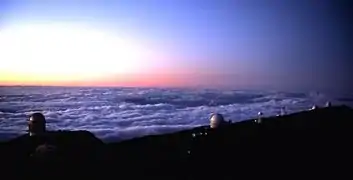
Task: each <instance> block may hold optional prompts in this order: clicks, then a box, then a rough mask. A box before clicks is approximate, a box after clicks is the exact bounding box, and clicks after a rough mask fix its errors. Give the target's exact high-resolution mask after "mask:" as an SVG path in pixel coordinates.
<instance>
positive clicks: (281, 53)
mask: <svg viewBox="0 0 353 180" xmlns="http://www.w3.org/2000/svg"><path fill="white" fill-rule="evenodd" d="M351 4H352V3H350V2H349V1H340V2H337V1H333V0H332V1H328V0H322V1H314V0H313V1H307V0H296V1H294V0H293V1H291V0H288V1H280V0H264V1H257V0H246V1H245V0H217V1H216V0H100V1H98V0H85V1H83V0H51V1H44V0H1V1H0V62H1V66H0V84H1V85H87V86H158V87H159V86H162V87H209V88H232V89H261V88H262V89H281V90H282V89H283V90H288V89H289V90H339V91H350V90H352V86H351V85H352V83H350V82H352V81H350V78H349V77H353V75H352V73H351V68H350V67H353V66H351V64H352V63H351V57H352V52H353V49H352V42H353V41H352V32H353V28H352V25H351V24H353V23H351V22H352V21H351V19H350V18H349V15H350V14H351V13H350V12H352V11H351V10H352V8H351V7H352V6H351Z"/></svg>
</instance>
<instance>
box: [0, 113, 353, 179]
mask: <svg viewBox="0 0 353 180" xmlns="http://www.w3.org/2000/svg"><path fill="white" fill-rule="evenodd" d="M57 134H60V135H57ZM57 134H56V135H55V136H56V137H57V136H60V138H54V139H59V140H56V141H55V143H56V144H57V145H58V147H60V148H61V149H64V151H60V152H64V153H58V154H59V155H56V156H59V157H60V158H59V159H60V160H55V161H54V160H51V163H49V162H45V163H39V164H38V163H37V161H35V162H36V163H34V161H33V158H32V159H31V158H27V157H26V156H25V155H26V153H23V152H22V151H21V150H22V149H23V145H19V143H20V141H12V142H7V143H3V144H2V147H1V150H2V152H1V156H2V157H1V158H2V161H1V162H2V164H5V163H6V164H9V165H6V167H7V168H6V170H4V169H3V172H15V171H13V170H14V169H16V174H17V175H18V174H20V175H23V174H24V173H25V174H32V175H33V174H34V175H38V174H40V172H41V171H40V170H38V168H37V166H38V167H42V166H43V167H52V168H51V169H50V168H46V169H45V171H46V172H47V174H51V175H53V174H54V173H55V175H56V176H59V175H60V176H63V177H70V176H72V175H73V174H76V175H82V176H89V177H93V176H95V177H103V176H104V177H107V178H111V177H117V178H118V177H123V176H125V178H127V177H126V176H129V177H128V178H132V176H142V175H145V176H146V175H153V176H165V175H167V176H169V177H177V178H183V179H185V178H190V177H191V178H202V177H205V176H211V175H214V176H218V178H221V177H219V176H222V178H224V177H228V178H241V177H242V176H241V175H246V177H249V176H264V175H268V174H272V175H278V176H281V177H283V178H288V177H292V176H295V175H305V177H306V178H308V176H307V174H309V173H310V174H312V175H315V176H318V175H320V176H322V175H326V174H333V175H334V176H335V178H337V176H340V175H343V172H346V173H344V174H345V175H347V173H349V172H350V168H351V167H352V163H353V161H352V155H351V153H353V139H352V137H353V110H352V109H350V108H348V107H346V106H340V107H331V108H324V109H318V110H315V111H307V112H300V113H295V114H291V115H287V116H282V117H272V118H266V119H263V120H262V122H261V123H257V122H255V121H252V120H249V121H243V122H239V123H235V124H232V125H229V126H226V127H222V128H219V129H217V130H210V129H207V128H206V127H200V128H195V129H193V130H187V131H182V132H178V133H173V134H167V135H157V136H147V137H143V138H137V139H133V140H128V141H124V142H120V143H110V144H103V143H100V141H99V140H98V139H96V138H94V137H93V136H92V135H91V134H90V133H89V132H85V131H83V132H59V133H57ZM63 134H65V135H63ZM22 144H25V143H23V142H22ZM92 149H95V150H94V151H92ZM19 154H22V155H23V156H19ZM52 162H55V163H52ZM52 164H54V165H53V166H51V165H52ZM34 165H36V166H34ZM29 171H30V172H29ZM42 171H44V170H42ZM20 172H22V174H21V173H20ZM12 175H14V174H12ZM222 178H221V179H222Z"/></svg>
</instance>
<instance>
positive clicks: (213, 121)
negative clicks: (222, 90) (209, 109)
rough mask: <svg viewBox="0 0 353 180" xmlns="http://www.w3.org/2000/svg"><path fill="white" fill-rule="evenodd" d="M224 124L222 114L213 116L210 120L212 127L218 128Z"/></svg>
mask: <svg viewBox="0 0 353 180" xmlns="http://www.w3.org/2000/svg"><path fill="white" fill-rule="evenodd" d="M222 123H224V117H223V115H222V114H218V113H216V114H212V115H211V118H210V127H211V128H217V127H218V126H219V125H220V124H222Z"/></svg>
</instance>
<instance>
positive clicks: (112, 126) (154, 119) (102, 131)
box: [0, 87, 352, 141]
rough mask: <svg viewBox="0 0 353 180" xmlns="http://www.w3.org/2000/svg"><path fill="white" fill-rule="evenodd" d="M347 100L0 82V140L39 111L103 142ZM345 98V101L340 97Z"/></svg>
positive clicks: (55, 125) (57, 124)
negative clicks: (216, 117)
mask: <svg viewBox="0 0 353 180" xmlns="http://www.w3.org/2000/svg"><path fill="white" fill-rule="evenodd" d="M326 101H331V102H333V103H334V104H342V103H344V102H349V103H351V102H352V99H350V98H347V97H344V98H342V97H341V98H340V99H338V98H333V97H329V96H328V95H325V94H322V93H317V92H309V93H289V92H274V91H239V90H238V91H237V90H232V91H224V90H210V89H203V90H200V89H156V88H69V87H0V139H2V140H4V139H9V138H12V137H14V136H17V135H19V134H23V133H25V132H26V129H27V122H26V119H27V118H28V115H29V114H31V113H33V112H38V111H39V112H42V113H43V114H44V115H45V116H46V118H47V121H48V129H51V130H58V129H62V130H89V131H91V132H93V133H94V134H95V135H96V136H97V137H99V138H101V139H103V140H105V141H119V140H125V139H130V138H134V137H140V136H145V135H151V134H163V133H169V132H175V131H179V130H183V129H188V128H193V127H196V126H201V125H206V124H208V121H209V117H210V114H211V113H215V112H217V113H221V114H223V115H224V116H225V118H226V119H228V120H232V121H233V122H236V121H241V120H246V119H250V118H254V117H256V116H257V113H258V112H259V111H261V112H263V114H264V116H273V115H277V114H279V113H280V109H281V107H285V108H286V112H287V113H292V112H298V111H302V110H307V109H309V108H310V107H311V106H313V104H317V105H322V106H323V105H324V104H325V102H326ZM343 101H344V102H343Z"/></svg>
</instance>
